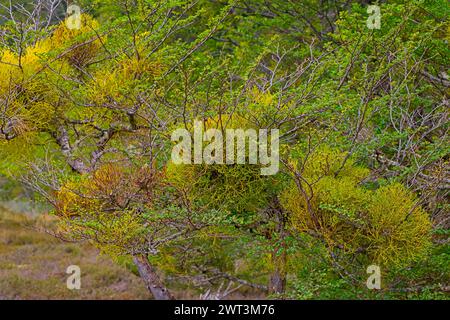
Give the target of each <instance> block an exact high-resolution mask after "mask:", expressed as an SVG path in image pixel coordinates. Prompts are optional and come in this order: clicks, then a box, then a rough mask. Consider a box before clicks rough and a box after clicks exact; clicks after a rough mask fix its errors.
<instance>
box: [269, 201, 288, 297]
mask: <svg viewBox="0 0 450 320" xmlns="http://www.w3.org/2000/svg"><path fill="white" fill-rule="evenodd" d="M271 210H272V213H273V219H274V221H275V223H276V227H275V228H276V232H277V233H278V236H279V237H278V239H277V240H278V241H276V242H277V243H276V244H274V245H275V247H274V249H273V251H272V265H273V267H274V270H273V272H272V274H271V275H270V280H269V294H278V295H283V294H284V293H285V290H286V261H287V253H286V250H287V245H286V237H287V230H286V220H287V217H286V215H285V212H284V211H283V209H282V208H281V205H280V203H279V201H278V198H276V197H275V198H274V199H273V202H272V204H271ZM280 251H281V252H280Z"/></svg>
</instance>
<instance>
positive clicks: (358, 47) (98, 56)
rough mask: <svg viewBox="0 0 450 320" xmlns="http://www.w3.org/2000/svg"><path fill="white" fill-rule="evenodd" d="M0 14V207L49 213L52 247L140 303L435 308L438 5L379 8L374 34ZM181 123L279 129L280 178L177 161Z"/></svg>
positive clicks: (211, 19) (170, 13) (439, 272)
mask: <svg viewBox="0 0 450 320" xmlns="http://www.w3.org/2000/svg"><path fill="white" fill-rule="evenodd" d="M0 3H4V4H5V5H2V6H1V7H0V41H1V42H0V157H1V159H2V161H1V163H0V174H2V175H3V177H5V178H7V179H8V181H9V182H8V183H7V184H4V185H3V187H2V188H3V191H4V192H3V193H4V194H6V195H7V194H8V188H12V187H11V186H14V185H16V184H20V185H21V186H23V188H25V189H26V190H31V191H32V193H33V196H39V197H40V198H41V199H42V201H46V202H47V203H48V204H50V205H51V208H52V209H51V210H52V212H53V213H54V214H55V215H56V216H57V218H58V229H57V231H56V234H55V236H57V237H58V238H62V239H66V240H68V241H80V242H83V241H89V242H91V243H93V244H94V245H95V246H97V247H98V248H99V249H100V250H101V251H102V252H103V253H105V254H108V255H110V256H111V257H113V258H114V260H115V261H116V262H117V263H122V264H125V265H127V266H128V267H129V269H130V271H131V272H135V273H137V272H139V274H140V276H141V278H142V279H143V281H144V282H145V283H146V285H147V287H148V289H149V290H150V291H151V293H152V294H153V296H154V297H155V298H156V299H169V298H171V297H172V296H173V294H172V291H176V290H181V289H183V288H188V289H189V290H198V292H199V294H200V293H205V292H207V290H209V289H212V290H213V292H216V290H217V288H219V289H225V288H226V289H227V290H225V291H223V290H219V292H218V296H219V298H222V297H224V295H226V294H228V293H229V292H230V291H232V290H233V288H236V289H239V290H244V291H243V292H245V290H253V291H254V292H258V293H259V294H264V296H266V297H268V298H269V297H273V298H293V299H317V298H353V299H356V298H399V299H405V298H417V299H430V298H432V299H437V298H444V299H445V298H448V296H447V294H448V290H449V274H450V268H449V254H450V252H449V246H448V235H449V207H448V201H447V200H448V190H449V187H450V177H449V142H450V140H449V138H448V115H449V100H448V98H449V97H448V94H449V86H450V79H449V78H448V74H447V68H448V65H449V58H450V55H449V48H448V42H449V40H450V38H449V34H450V33H449V31H450V24H449V22H448V21H447V18H448V15H449V13H450V7H449V4H448V2H447V1H444V0H434V1H432V0H413V1H410V0H409V1H402V0H393V1H388V2H385V1H380V2H378V3H377V4H378V5H379V6H380V8H381V27H380V28H379V29H370V28H368V27H367V19H368V16H369V14H368V13H367V6H368V5H369V4H370V3H368V2H367V1H341V0H334V1H331V0H330V1H318V0H302V1H290V0H274V1H263V0H228V1H226V0H197V1H190V0H188V1H186V0H167V1H164V0H159V1H158V0H121V1H115V0H102V1H87V0H80V1H78V2H77V4H78V5H79V6H80V7H81V9H82V11H83V14H82V16H81V28H79V29H69V28H68V25H67V24H66V23H65V21H64V15H65V10H66V8H65V5H63V4H61V3H60V1H51V0H41V1H35V2H34V3H25V2H24V4H23V5H20V4H15V3H16V1H14V3H10V2H9V1H1V2H0ZM195 120H201V121H202V122H203V124H204V127H205V128H220V129H221V130H225V129H226V128H244V129H245V128H255V129H275V128H276V129H279V130H280V137H281V138H280V170H279V172H278V173H277V174H275V175H271V176H264V175H260V170H259V166H258V165H251V164H246V165H220V164H192V165H177V164H174V163H173V162H172V161H171V157H170V155H171V150H172V147H173V145H174V143H173V142H172V141H171V134H172V132H173V131H174V130H175V129H177V128H186V129H187V130H190V131H191V130H193V124H194V121H195ZM0 187H1V186H0ZM369 265H378V266H380V268H381V276H382V286H381V289H380V290H369V289H368V288H367V287H366V279H367V277H368V276H369V275H368V274H367V273H366V269H367V267H368V266H369ZM224 281H230V283H232V284H233V285H234V287H232V286H229V287H227V286H226V284H225V285H223V283H224ZM226 283H228V282H226ZM221 284H222V285H221ZM203 296H204V295H203Z"/></svg>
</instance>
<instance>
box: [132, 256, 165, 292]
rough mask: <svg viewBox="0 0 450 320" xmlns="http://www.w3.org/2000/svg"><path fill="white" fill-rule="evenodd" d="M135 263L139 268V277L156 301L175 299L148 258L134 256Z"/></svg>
mask: <svg viewBox="0 0 450 320" xmlns="http://www.w3.org/2000/svg"><path fill="white" fill-rule="evenodd" d="M133 262H134V264H135V265H136V266H137V268H138V271H139V275H140V276H141V278H142V280H144V282H145V285H146V287H147V289H148V290H149V291H150V292H151V293H152V295H153V298H155V300H173V299H174V297H173V296H172V294H171V293H170V292H169V290H168V289H167V288H166V287H165V286H164V284H163V283H162V281H161V279H160V277H159V275H158V273H157V272H156V270H155V268H154V267H153V266H152V265H151V264H150V263H149V261H148V258H147V256H145V255H136V256H133Z"/></svg>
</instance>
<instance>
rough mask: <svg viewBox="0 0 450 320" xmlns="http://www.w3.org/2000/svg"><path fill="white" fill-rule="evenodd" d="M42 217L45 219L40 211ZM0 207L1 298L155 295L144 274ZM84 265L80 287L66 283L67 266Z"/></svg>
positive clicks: (86, 297)
mask: <svg viewBox="0 0 450 320" xmlns="http://www.w3.org/2000/svg"><path fill="white" fill-rule="evenodd" d="M40 219H45V217H44V218H43V217H41V218H40ZM30 223H31V224H33V223H35V220H32V219H31V218H29V217H27V216H25V215H22V214H17V213H11V212H8V211H6V210H4V209H1V208H0V300H1V299H151V295H150V294H149V293H148V292H147V290H146V288H145V287H144V285H143V284H142V282H141V280H140V279H139V278H138V277H137V276H135V275H133V274H132V273H131V272H130V271H129V270H127V269H126V268H125V267H123V266H120V265H118V264H116V263H113V262H112V261H111V260H110V259H109V258H108V257H104V256H99V255H98V250H96V249H95V248H93V247H92V246H89V245H88V244H82V245H80V244H71V243H65V242H62V241H60V240H58V239H56V238H54V237H52V236H50V235H46V234H45V233H41V232H37V231H35V230H33V229H31V228H29V227H27V225H29V224H30ZM69 265H78V266H79V267H80V268H81V289H80V290H69V289H67V287H66V280H67V277H68V276H69V275H67V274H66V268H67V267H68V266H69Z"/></svg>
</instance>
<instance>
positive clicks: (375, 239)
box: [281, 149, 431, 266]
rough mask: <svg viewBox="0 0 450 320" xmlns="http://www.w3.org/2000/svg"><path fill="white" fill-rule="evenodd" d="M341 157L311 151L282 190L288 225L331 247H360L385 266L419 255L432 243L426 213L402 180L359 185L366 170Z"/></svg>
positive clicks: (343, 249) (334, 152)
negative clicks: (372, 186) (372, 187)
mask: <svg viewBox="0 0 450 320" xmlns="http://www.w3.org/2000/svg"><path fill="white" fill-rule="evenodd" d="M344 157H345V154H343V153H341V152H339V151H337V150H331V149H321V150H318V151H316V152H314V153H313V154H311V155H309V157H308V160H307V161H306V163H305V164H304V166H303V171H302V173H301V176H302V178H301V179H299V180H297V181H296V182H292V183H291V184H290V186H289V187H288V188H287V189H286V190H285V191H284V192H283V193H282V195H281V203H282V205H283V207H284V208H285V209H286V210H287V211H288V212H290V214H291V215H290V217H291V218H290V221H291V225H292V227H293V228H294V229H295V230H297V231H299V232H306V233H309V234H313V235H315V236H317V237H319V238H321V239H322V240H323V241H324V242H325V243H326V245H327V247H328V248H329V250H332V251H334V250H335V249H336V250H339V251H340V252H344V253H345V254H348V255H354V254H357V253H363V254H365V255H366V257H367V258H368V259H369V260H370V261H372V262H375V263H378V264H380V265H384V266H404V265H407V264H409V263H411V262H414V261H417V260H419V259H421V258H423V256H424V255H425V254H426V253H427V251H428V249H429V245H430V231H431V222H430V219H429V217H428V214H427V213H426V212H425V211H424V210H423V209H422V208H421V207H420V206H419V205H418V204H417V203H416V200H415V199H414V197H413V195H412V194H411V193H410V192H408V191H407V190H406V189H405V187H403V186H402V185H401V184H398V183H394V184H389V185H386V186H381V187H379V188H378V189H377V190H370V189H367V188H365V187H364V186H362V185H361V183H360V182H361V180H362V179H363V178H364V177H365V176H367V174H368V170H367V169H365V168H362V167H358V166H356V165H355V163H354V162H353V160H351V159H348V160H347V162H346V164H345V165H344V166H343V167H342V168H341V165H342V161H343V159H344ZM339 168H341V170H339ZM299 186H300V187H299Z"/></svg>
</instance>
